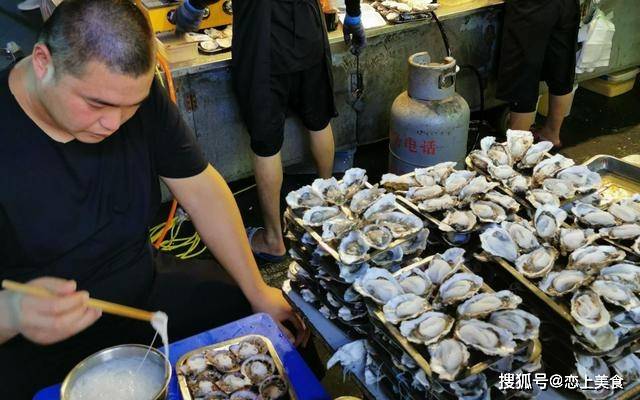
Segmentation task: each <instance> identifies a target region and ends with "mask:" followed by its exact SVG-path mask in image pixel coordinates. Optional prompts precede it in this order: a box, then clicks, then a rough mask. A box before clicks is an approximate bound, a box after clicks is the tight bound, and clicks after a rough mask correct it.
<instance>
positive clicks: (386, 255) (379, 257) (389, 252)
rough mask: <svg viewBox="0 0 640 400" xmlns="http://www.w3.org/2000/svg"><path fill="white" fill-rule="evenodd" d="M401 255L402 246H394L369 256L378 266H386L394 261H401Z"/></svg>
mask: <svg viewBox="0 0 640 400" xmlns="http://www.w3.org/2000/svg"><path fill="white" fill-rule="evenodd" d="M403 256H404V254H403V253H402V247H400V246H394V247H392V248H390V249H386V250H384V251H382V252H380V253H378V254H376V255H375V256H373V257H371V261H372V262H373V263H374V264H376V265H377V266H379V267H385V268H386V267H388V266H390V265H392V264H394V263H398V262H400V261H402V257H403Z"/></svg>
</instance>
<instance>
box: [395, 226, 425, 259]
mask: <svg viewBox="0 0 640 400" xmlns="http://www.w3.org/2000/svg"><path fill="white" fill-rule="evenodd" d="M428 237H429V229H428V228H422V229H421V230H420V232H418V233H416V234H415V236H413V237H412V238H410V239H407V240H406V241H405V242H403V243H402V244H401V245H400V247H402V252H403V253H404V255H405V256H407V255H410V254H414V253H418V254H420V253H422V252H423V251H424V249H426V248H427V238H428Z"/></svg>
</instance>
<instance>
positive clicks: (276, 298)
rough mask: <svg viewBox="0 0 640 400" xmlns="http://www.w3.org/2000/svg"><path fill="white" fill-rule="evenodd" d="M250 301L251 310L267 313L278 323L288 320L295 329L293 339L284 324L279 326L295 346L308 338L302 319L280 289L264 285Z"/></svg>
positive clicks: (304, 342) (303, 342)
mask: <svg viewBox="0 0 640 400" xmlns="http://www.w3.org/2000/svg"><path fill="white" fill-rule="evenodd" d="M250 302H251V306H252V307H253V311H255V312H264V313H267V314H269V315H271V317H272V318H273V319H275V320H276V321H277V322H279V323H282V322H286V321H288V322H290V323H291V324H292V325H293V326H294V327H295V329H296V332H295V333H296V335H295V340H291V339H293V335H291V332H289V331H288V330H287V329H286V328H285V327H284V326H282V325H280V328H281V329H283V331H284V332H285V334H287V336H289V339H290V340H291V341H292V342H293V343H294V345H295V346H299V345H301V344H306V342H307V340H309V334H310V333H309V331H308V330H307V327H306V326H305V324H304V322H303V321H302V319H300V317H299V316H298V315H297V314H296V313H295V312H293V310H292V309H291V306H290V305H289V303H287V301H286V300H285V299H284V296H283V295H282V291H281V290H280V289H277V288H274V287H270V286H266V287H265V289H263V290H262V291H261V292H260V294H259V295H258V296H257V297H256V299H255V300H253V301H251V300H250Z"/></svg>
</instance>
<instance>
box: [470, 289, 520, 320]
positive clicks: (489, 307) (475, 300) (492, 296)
mask: <svg viewBox="0 0 640 400" xmlns="http://www.w3.org/2000/svg"><path fill="white" fill-rule="evenodd" d="M520 303H522V299H521V298H520V297H519V296H516V295H515V294H513V292H511V291H509V290H501V291H499V292H496V293H479V294H476V295H475V296H473V297H472V298H470V299H469V300H467V301H465V302H464V303H462V304H460V305H459V306H458V310H457V311H458V317H459V318H481V317H484V316H485V315H488V314H491V313H492V312H494V311H498V310H513V309H514V308H516V307H518V305H520Z"/></svg>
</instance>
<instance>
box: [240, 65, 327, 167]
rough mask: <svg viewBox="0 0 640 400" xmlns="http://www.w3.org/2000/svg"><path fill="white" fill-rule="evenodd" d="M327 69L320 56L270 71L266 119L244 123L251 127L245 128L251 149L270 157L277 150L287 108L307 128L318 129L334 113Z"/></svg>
mask: <svg viewBox="0 0 640 400" xmlns="http://www.w3.org/2000/svg"><path fill="white" fill-rule="evenodd" d="M329 73H330V71H329V69H328V68H327V66H326V62H325V61H324V60H323V61H322V62H321V63H319V64H317V65H316V66H314V67H311V68H309V69H306V70H304V71H300V72H293V73H289V74H279V75H271V80H270V91H271V95H270V104H269V105H268V106H269V107H270V112H269V113H268V115H267V116H266V118H267V119H268V120H267V121H252V123H248V124H247V126H253V127H254V128H253V129H249V135H250V136H251V149H252V150H253V152H254V153H255V154H256V155H258V156H260V157H270V156H273V155H274V154H276V153H278V152H279V151H280V148H281V147H282V142H283V140H284V122H285V120H286V119H287V112H288V110H291V111H293V112H294V113H295V114H297V115H298V117H299V118H300V119H301V120H302V124H303V125H304V127H305V128H307V129H308V130H310V131H319V130H322V129H324V128H326V127H327V125H329V122H330V121H331V118H333V117H335V116H336V115H337V113H336V108H335V103H334V99H333V90H332V87H331V80H330V77H329ZM263 114H264V113H255V114H254V115H263ZM250 118H251V117H250Z"/></svg>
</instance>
